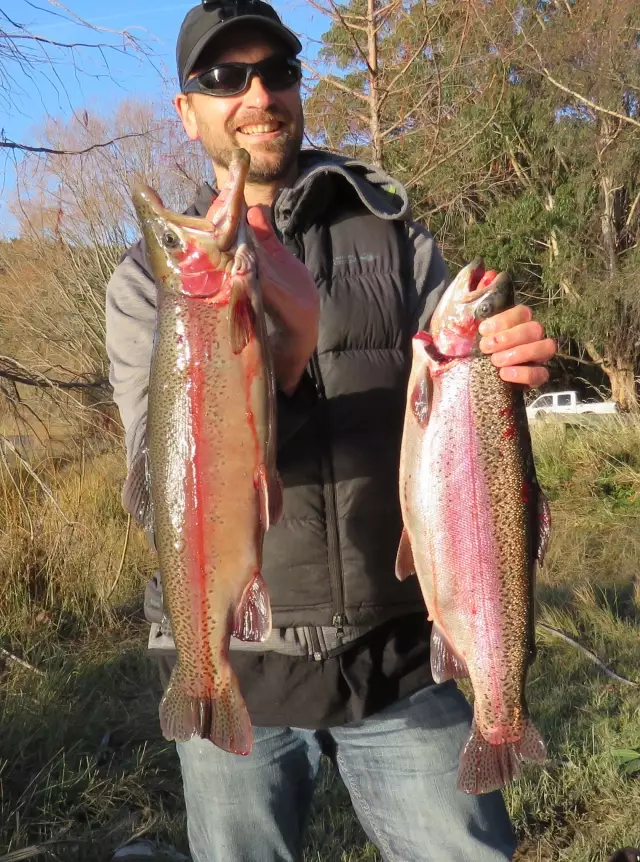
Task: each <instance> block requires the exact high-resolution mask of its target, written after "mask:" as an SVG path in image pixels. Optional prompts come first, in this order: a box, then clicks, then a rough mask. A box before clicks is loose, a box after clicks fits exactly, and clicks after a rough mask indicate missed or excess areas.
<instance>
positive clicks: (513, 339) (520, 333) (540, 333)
mask: <svg viewBox="0 0 640 862" xmlns="http://www.w3.org/2000/svg"><path fill="white" fill-rule="evenodd" d="M543 340H544V328H543V326H542V324H541V323H538V321H537V320H530V321H528V322H527V323H518V324H517V325H516V326H512V327H511V328H510V329H504V330H502V331H501V332H497V333H496V334H495V335H485V336H484V337H483V338H481V339H480V345H479V347H480V350H481V351H482V352H483V353H497V352H498V351H500V350H511V349H512V348H514V347H518V345H520V344H532V343H534V342H536V343H537V342H541V341H543Z"/></svg>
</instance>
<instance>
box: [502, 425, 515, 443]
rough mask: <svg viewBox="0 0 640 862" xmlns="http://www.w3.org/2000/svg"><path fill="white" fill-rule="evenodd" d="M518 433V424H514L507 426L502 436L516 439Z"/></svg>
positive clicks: (506, 438) (507, 438)
mask: <svg viewBox="0 0 640 862" xmlns="http://www.w3.org/2000/svg"><path fill="white" fill-rule="evenodd" d="M517 433H518V432H517V430H516V426H515V425H513V424H512V425H509V426H508V427H507V428H505V430H504V431H503V432H502V436H503V437H504V439H505V440H515V439H516V434H517Z"/></svg>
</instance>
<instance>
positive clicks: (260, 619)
mask: <svg viewBox="0 0 640 862" xmlns="http://www.w3.org/2000/svg"><path fill="white" fill-rule="evenodd" d="M248 168H249V155H248V153H247V152H246V151H244V150H238V151H236V152H235V153H234V157H233V160H232V164H231V166H230V169H229V176H230V179H229V186H230V187H229V188H228V189H227V190H226V195H227V196H226V198H225V201H224V203H223V204H222V206H221V207H220V209H219V210H218V212H217V215H216V216H215V219H214V222H213V223H212V222H210V221H206V220H205V219H200V218H190V217H185V216H180V215H177V214H176V213H172V212H169V211H168V210H166V209H165V208H164V207H163V206H162V203H161V201H160V199H159V198H158V196H157V195H156V194H155V192H153V191H152V190H151V189H149V188H147V187H137V188H136V189H135V191H134V193H133V200H134V204H135V208H136V211H137V214H138V219H139V221H140V225H141V228H142V232H143V235H144V238H145V240H146V248H147V256H148V260H149V263H150V266H151V269H152V271H153V275H154V277H155V281H156V286H157V291H158V293H157V296H158V302H157V320H156V334H155V342H154V350H153V357H152V361H151V372H150V379H149V403H148V413H147V428H146V447H144V448H143V450H142V451H141V453H140V455H139V457H137V458H136V460H135V461H134V463H133V464H132V466H131V470H130V472H129V476H128V478H127V482H126V484H125V488H124V491H123V502H124V505H125V508H126V509H127V510H128V511H130V512H131V513H132V515H134V517H135V518H136V519H137V520H138V521H139V522H140V523H141V524H143V525H145V526H146V527H147V528H148V529H152V530H153V535H154V541H155V545H156V548H157V551H158V559H159V564H160V570H161V573H162V584H163V594H164V599H165V602H166V605H167V609H168V613H169V617H170V619H171V627H172V631H173V635H174V638H175V643H176V649H177V653H178V658H177V663H176V666H175V668H174V670H173V674H172V676H171V681H170V683H169V686H168V688H167V691H166V694H165V696H164V697H163V699H162V702H161V704H160V723H161V726H162V731H163V733H164V735H165V737H166V738H167V739H176V740H187V739H190V738H191V737H192V736H195V735H199V736H201V737H203V738H206V739H210V740H211V741H212V742H213V743H215V744H216V745H217V746H219V747H220V748H223V749H225V750H226V751H230V752H234V753H236V754H248V753H249V752H250V751H251V747H252V740H253V734H252V729H251V722H250V719H249V714H248V712H247V708H246V705H245V703H244V700H243V697H242V694H241V692H240V688H239V685H238V680H237V679H236V677H235V675H234V673H233V671H232V669H231V667H230V665H229V662H228V649H229V640H230V637H231V634H232V633H233V634H234V635H235V636H236V637H237V638H240V639H242V640H246V641H262V640H264V639H265V638H266V637H268V635H269V633H270V631H271V608H270V604H269V596H268V594H267V590H266V587H265V584H264V582H263V580H262V576H261V574H260V569H261V565H262V546H263V539H264V534H265V531H266V530H267V529H268V527H269V524H270V523H273V522H275V521H277V520H278V519H279V517H280V514H281V510H282V489H281V486H280V480H279V477H278V475H277V471H276V450H275V382H274V375H273V369H272V365H271V357H270V353H269V348H268V342H267V333H266V321H265V314H264V310H263V306H262V298H261V294H260V290H259V285H258V280H257V277H256V262H255V258H254V255H253V252H252V251H251V248H250V246H249V245H248V241H247V225H246V223H245V204H244V184H245V179H246V176H247V171H248Z"/></svg>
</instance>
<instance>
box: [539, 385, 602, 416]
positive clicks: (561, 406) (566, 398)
mask: <svg viewBox="0 0 640 862" xmlns="http://www.w3.org/2000/svg"><path fill="white" fill-rule="evenodd" d="M617 410H618V405H617V404H616V403H615V401H578V395H577V393H576V392H574V391H570V392H548V393H547V394H546V395H538V397H537V398H536V399H535V401H532V402H531V404H529V406H528V407H527V417H528V418H529V419H530V420H531V419H535V418H536V417H538V418H539V419H541V418H543V417H545V416H547V415H549V414H550V413H565V414H567V413H568V414H571V415H574V416H575V415H577V414H585V413H599V414H603V413H616V412H617Z"/></svg>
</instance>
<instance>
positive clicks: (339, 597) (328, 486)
mask: <svg viewBox="0 0 640 862" xmlns="http://www.w3.org/2000/svg"><path fill="white" fill-rule="evenodd" d="M282 240H283V244H284V245H285V246H286V247H288V248H289V250H290V251H293V253H294V254H295V255H296V257H297V258H298V260H300V261H302V263H304V262H305V261H304V245H303V244H302V240H301V239H300V237H299V236H297V235H293V236H292V235H291V234H284V235H283V237H282ZM292 246H294V248H292ZM309 372H310V374H311V378H312V380H313V382H314V383H315V386H316V391H317V393H318V416H319V419H320V435H321V439H320V452H321V456H322V479H323V483H324V489H323V493H324V505H325V511H326V513H327V544H328V547H329V579H330V583H331V599H332V602H331V603H332V619H331V624H332V625H333V626H334V627H335V629H336V637H338V638H342V637H343V636H344V626H345V625H346V624H347V617H346V614H345V609H344V580H343V573H342V557H341V555H340V534H339V532H338V504H337V501H336V484H335V477H334V474H333V461H332V459H331V440H330V437H329V422H328V418H327V395H326V392H325V391H324V384H323V382H322V374H321V372H320V362H319V360H318V351H317V350H314V351H313V356H312V357H311V360H310V362H309Z"/></svg>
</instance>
